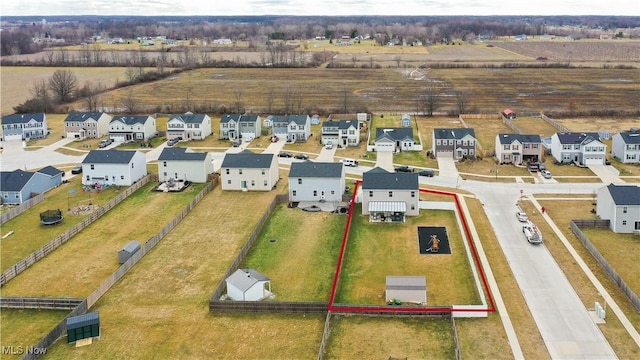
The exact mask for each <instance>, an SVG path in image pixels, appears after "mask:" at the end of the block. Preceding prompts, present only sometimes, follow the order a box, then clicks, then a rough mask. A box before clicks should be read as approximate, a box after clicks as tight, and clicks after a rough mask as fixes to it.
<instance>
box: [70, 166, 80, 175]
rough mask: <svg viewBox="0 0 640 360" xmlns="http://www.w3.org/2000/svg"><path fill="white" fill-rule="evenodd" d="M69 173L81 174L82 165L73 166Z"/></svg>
mask: <svg viewBox="0 0 640 360" xmlns="http://www.w3.org/2000/svg"><path fill="white" fill-rule="evenodd" d="M71 173H72V174H82V165H77V166H74V167H73V169H71Z"/></svg>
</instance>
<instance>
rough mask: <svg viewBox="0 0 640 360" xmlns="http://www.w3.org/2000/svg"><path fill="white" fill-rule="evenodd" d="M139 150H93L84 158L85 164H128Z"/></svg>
mask: <svg viewBox="0 0 640 360" xmlns="http://www.w3.org/2000/svg"><path fill="white" fill-rule="evenodd" d="M136 152H137V151H126V150H113V149H111V150H91V151H89V153H88V154H87V156H85V158H84V160H82V163H83V164H128V163H129V162H131V159H133V155H135V153H136Z"/></svg>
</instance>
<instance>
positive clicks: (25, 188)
mask: <svg viewBox="0 0 640 360" xmlns="http://www.w3.org/2000/svg"><path fill="white" fill-rule="evenodd" d="M63 174H64V172H63V171H62V170H59V169H57V168H55V167H53V166H47V167H45V168H42V169H40V170H38V171H36V172H31V171H24V170H21V169H16V170H14V171H2V172H0V194H1V197H0V202H2V203H3V204H22V203H23V202H24V201H26V200H29V199H31V198H32V197H33V196H34V195H36V194H41V193H44V192H46V191H47V190H49V189H52V188H54V187H56V186H58V185H60V184H62V176H63Z"/></svg>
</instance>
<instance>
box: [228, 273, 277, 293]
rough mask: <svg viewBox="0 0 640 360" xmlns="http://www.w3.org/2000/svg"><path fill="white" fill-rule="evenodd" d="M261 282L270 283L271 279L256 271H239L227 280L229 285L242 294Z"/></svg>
mask: <svg viewBox="0 0 640 360" xmlns="http://www.w3.org/2000/svg"><path fill="white" fill-rule="evenodd" d="M261 281H270V279H269V278H268V277H266V276H264V275H262V274H261V273H259V272H258V271H256V270H254V269H238V270H236V271H235V272H234V273H233V274H231V276H229V277H228V278H227V283H228V284H231V285H233V286H235V287H236V288H237V289H238V290H240V291H242V292H245V291H247V290H249V289H250V288H251V287H252V286H253V285H255V284H257V283H258V282H261Z"/></svg>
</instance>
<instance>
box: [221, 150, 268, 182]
mask: <svg viewBox="0 0 640 360" xmlns="http://www.w3.org/2000/svg"><path fill="white" fill-rule="evenodd" d="M220 177H221V179H222V181H221V183H222V190H241V191H270V190H271V189H273V188H274V187H276V184H277V183H278V179H279V178H280V174H279V173H278V158H277V157H276V155H275V154H255V153H253V152H251V151H249V150H244V151H242V152H240V153H237V154H226V155H225V156H224V160H223V161H222V165H221V166H220Z"/></svg>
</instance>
